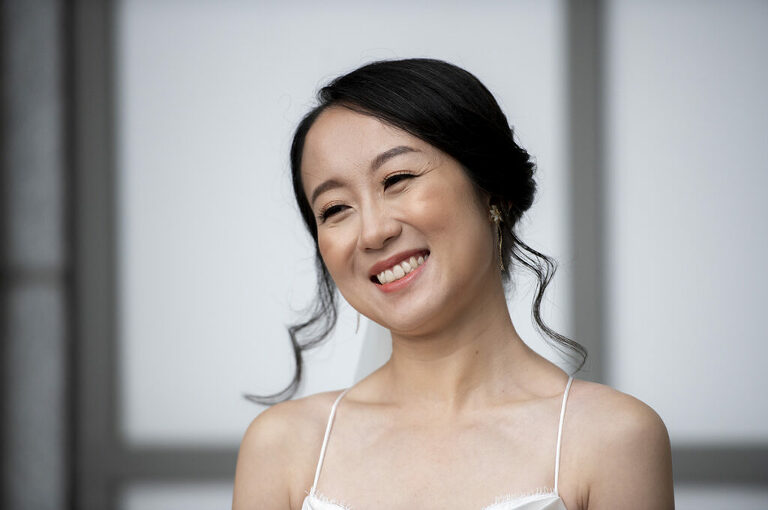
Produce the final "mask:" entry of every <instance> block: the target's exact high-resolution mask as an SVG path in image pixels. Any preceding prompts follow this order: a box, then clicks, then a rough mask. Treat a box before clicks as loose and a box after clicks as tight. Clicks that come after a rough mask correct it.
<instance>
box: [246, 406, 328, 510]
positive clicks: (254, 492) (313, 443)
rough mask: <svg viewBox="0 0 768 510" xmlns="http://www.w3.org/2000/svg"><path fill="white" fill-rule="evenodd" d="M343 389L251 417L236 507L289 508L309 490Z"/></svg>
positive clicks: (270, 409) (275, 407)
mask: <svg viewBox="0 0 768 510" xmlns="http://www.w3.org/2000/svg"><path fill="white" fill-rule="evenodd" d="M340 393H341V392H340V391H329V392H323V393H317V394H315V395H311V396H308V397H304V398H300V399H296V400H288V401H286V402H281V403H279V404H276V405H274V406H272V407H270V408H268V409H266V410H264V411H263V412H261V413H260V414H259V415H258V416H257V417H256V418H254V419H253V421H251V423H250V425H249V426H248V428H247V429H246V431H245V434H244V435H243V440H242V442H241V443H240V451H239V453H238V457H237V469H236V472H235V490H234V503H233V508H236V509H237V508H251V507H253V506H254V505H256V506H257V507H259V508H287V507H288V506H289V504H290V501H291V499H292V498H296V497H298V496H297V494H303V490H304V489H307V490H308V489H309V487H310V485H311V484H312V477H313V476H314V468H315V463H316V462H317V457H318V455H319V452H320V447H321V445H322V441H323V435H324V433H325V426H326V423H327V419H328V414H329V412H330V408H331V406H332V405H333V402H334V400H335V399H336V397H338V395H339V394H340ZM305 485H306V487H304V486H305Z"/></svg>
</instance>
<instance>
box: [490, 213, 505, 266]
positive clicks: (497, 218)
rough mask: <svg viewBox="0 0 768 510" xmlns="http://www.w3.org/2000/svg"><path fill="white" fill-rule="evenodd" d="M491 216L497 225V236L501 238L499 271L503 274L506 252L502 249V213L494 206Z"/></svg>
mask: <svg viewBox="0 0 768 510" xmlns="http://www.w3.org/2000/svg"><path fill="white" fill-rule="evenodd" d="M489 216H490V219H491V221H492V222H493V223H495V224H496V234H497V235H498V237H499V270H501V272H502V273H503V272H504V252H503V251H502V249H501V239H502V235H501V223H502V219H501V211H499V208H498V207H496V206H495V205H492V206H491V210H490V211H489Z"/></svg>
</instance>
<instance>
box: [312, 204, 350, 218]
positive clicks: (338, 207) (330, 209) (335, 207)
mask: <svg viewBox="0 0 768 510" xmlns="http://www.w3.org/2000/svg"><path fill="white" fill-rule="evenodd" d="M345 207H347V206H346V205H343V204H331V205H329V206H327V207H325V208H323V209H322V210H321V211H320V213H319V214H318V215H317V217H318V218H319V219H320V220H321V221H323V222H324V221H325V220H327V219H328V218H330V217H331V216H333V215H334V214H337V213H340V212H341V211H343V210H344V208H345Z"/></svg>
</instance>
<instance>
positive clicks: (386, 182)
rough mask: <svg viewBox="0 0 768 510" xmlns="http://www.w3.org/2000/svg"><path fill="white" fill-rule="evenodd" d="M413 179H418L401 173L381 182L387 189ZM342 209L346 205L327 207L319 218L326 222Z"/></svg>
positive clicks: (412, 175) (321, 211) (320, 213)
mask: <svg viewBox="0 0 768 510" xmlns="http://www.w3.org/2000/svg"><path fill="white" fill-rule="evenodd" d="M411 177H416V176H415V175H414V174H412V173H410V172H400V173H396V174H392V175H388V176H387V177H385V178H384V180H383V181H381V185H382V186H383V187H384V189H387V188H388V187H390V186H392V185H394V184H397V183H398V182H400V181H401V180H402V179H408V178H411ZM392 181H394V182H392ZM342 207H345V206H344V204H328V205H327V206H325V207H323V208H322V209H321V210H320V212H319V213H318V215H317V217H318V219H320V220H321V221H322V222H325V220H327V219H328V218H330V217H331V216H333V215H334V214H336V213H338V212H341V211H342Z"/></svg>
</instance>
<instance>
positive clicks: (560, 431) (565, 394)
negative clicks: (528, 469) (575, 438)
mask: <svg viewBox="0 0 768 510" xmlns="http://www.w3.org/2000/svg"><path fill="white" fill-rule="evenodd" d="M572 382H573V376H570V377H568V384H566V385H565V391H564V392H563V405H562V406H561V407H560V424H559V425H558V426H557V453H556V454H555V494H557V495H558V496H559V495H560V493H559V492H557V482H558V475H559V474H560V443H561V441H562V439H563V418H565V403H566V401H567V400H568V390H570V389H571V383H572Z"/></svg>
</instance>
